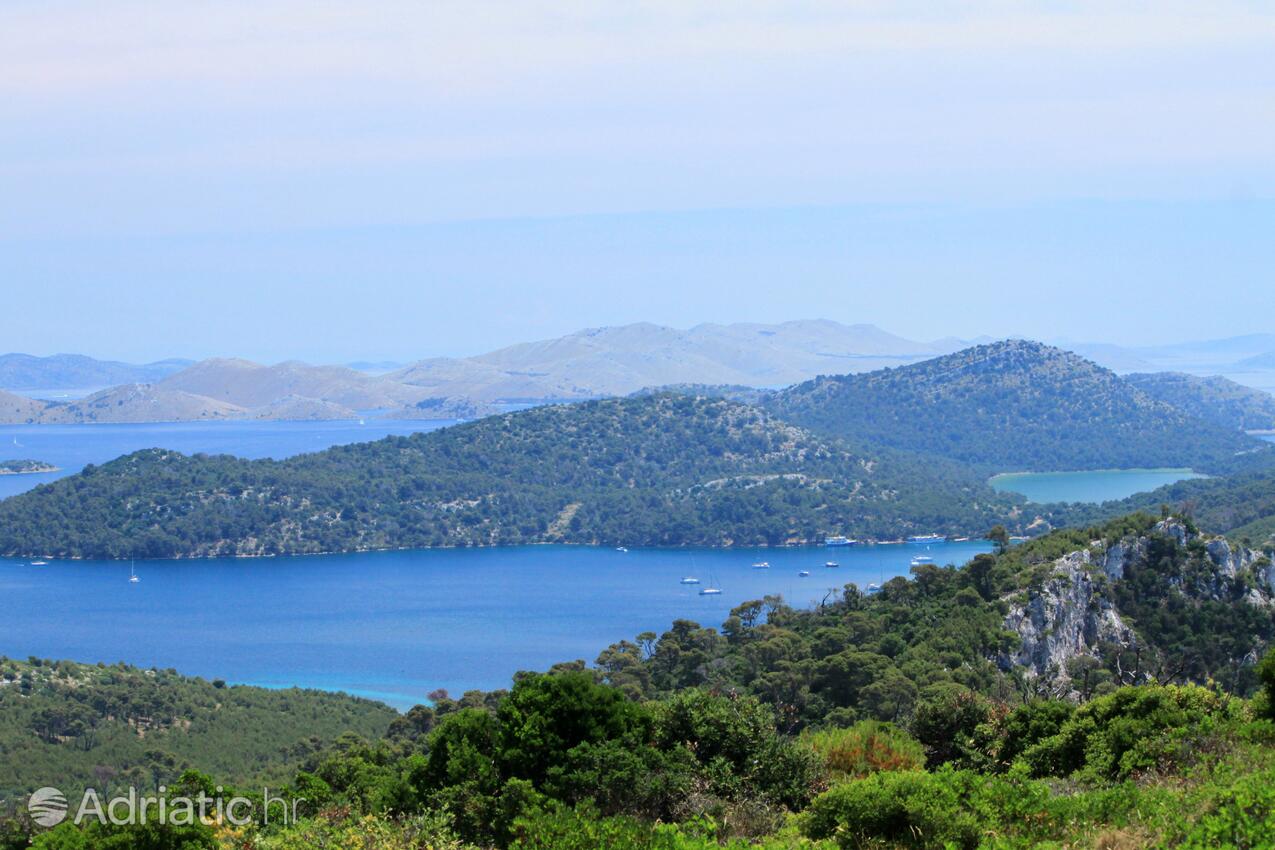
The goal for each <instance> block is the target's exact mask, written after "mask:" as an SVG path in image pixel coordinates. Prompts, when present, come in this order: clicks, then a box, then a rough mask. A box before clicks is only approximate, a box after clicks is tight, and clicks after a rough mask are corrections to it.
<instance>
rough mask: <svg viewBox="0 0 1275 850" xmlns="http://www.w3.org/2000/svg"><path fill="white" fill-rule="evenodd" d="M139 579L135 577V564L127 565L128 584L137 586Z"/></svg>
mask: <svg viewBox="0 0 1275 850" xmlns="http://www.w3.org/2000/svg"><path fill="white" fill-rule="evenodd" d="M140 581H141V579H140V578H138V577H137V564H135V563H134V564H129V567H128V583H129V584H137V583H138V582H140Z"/></svg>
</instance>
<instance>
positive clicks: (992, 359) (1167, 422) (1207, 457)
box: [764, 341, 1262, 472]
mask: <svg viewBox="0 0 1275 850" xmlns="http://www.w3.org/2000/svg"><path fill="white" fill-rule="evenodd" d="M764 406H765V407H766V409H767V410H769V411H770V412H772V413H773V414H775V415H776V416H778V417H779V418H781V419H784V420H786V421H789V422H792V423H794V424H797V425H801V426H803V427H806V428H810V429H811V430H813V431H816V432H818V433H821V434H826V435H830V436H836V437H844V438H849V439H854V440H860V441H863V442H866V443H868V444H872V445H883V446H892V447H895V448H899V449H906V450H910V451H915V452H922V453H926V454H930V455H937V456H939V457H944V458H948V459H952V460H957V461H961V462H964V463H969V464H975V465H977V466H978V467H980V468H982V469H985V470H987V471H988V472H1005V471H1010V470H1013V471H1033V472H1050V471H1056V470H1073V469H1113V468H1135V467H1138V468H1154V467H1174V466H1185V467H1193V468H1195V469H1199V470H1202V471H1206V472H1212V471H1215V470H1218V469H1219V468H1221V467H1222V466H1223V465H1225V464H1228V463H1229V462H1230V461H1231V459H1232V458H1233V457H1234V456H1235V454H1236V453H1237V452H1241V451H1246V450H1249V449H1254V448H1262V447H1261V445H1260V444H1259V443H1258V442H1257V441H1255V440H1253V439H1251V438H1249V437H1246V436H1244V435H1243V434H1240V433H1239V432H1237V431H1234V430H1232V429H1230V428H1227V427H1223V426H1220V425H1217V424H1214V423H1212V422H1208V421H1205V420H1203V419H1198V418H1196V417H1195V416H1193V415H1190V413H1189V412H1183V411H1182V410H1180V409H1178V408H1175V407H1171V406H1170V405H1168V404H1165V403H1164V402H1162V401H1157V400H1155V399H1153V398H1152V397H1150V396H1148V395H1147V394H1146V393H1144V392H1142V391H1141V390H1140V389H1138V388H1137V387H1135V386H1133V385H1131V384H1129V383H1127V382H1126V381H1124V380H1122V379H1121V378H1119V377H1117V376H1116V375H1115V374H1114V373H1112V372H1110V371H1108V370H1106V369H1103V368H1101V367H1099V366H1097V365H1095V364H1093V363H1091V362H1089V361H1088V360H1085V359H1084V358H1082V357H1079V356H1078V355H1075V354H1071V353H1069V352H1066V351H1062V350H1060V349H1056V348H1051V347H1049V346H1046V345H1042V344H1040V343H1035V342H1024V341H1012V342H999V343H994V344H991V345H981V346H978V347H976V348H970V349H966V350H964V351H960V352H957V353H956V354H951V355H948V356H946V357H938V358H935V359H933V360H926V361H924V362H921V363H917V364H914V365H909V366H903V367H900V368H897V369H884V370H881V371H877V372H869V373H865V374H861V375H841V376H832V377H821V378H816V379H815V380H813V381H807V382H806V383H803V384H798V385H796V386H794V387H790V388H789V389H787V390H784V391H782V392H779V393H776V394H775V395H774V396H772V397H770V398H769V399H768V400H767V401H765V402H764Z"/></svg>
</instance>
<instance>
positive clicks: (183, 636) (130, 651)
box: [0, 541, 988, 707]
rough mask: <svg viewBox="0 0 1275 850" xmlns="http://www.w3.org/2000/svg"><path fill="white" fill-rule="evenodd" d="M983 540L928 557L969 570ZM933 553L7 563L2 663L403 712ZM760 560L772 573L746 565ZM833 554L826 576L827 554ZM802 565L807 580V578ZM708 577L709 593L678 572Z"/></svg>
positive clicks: (558, 553) (516, 553)
mask: <svg viewBox="0 0 1275 850" xmlns="http://www.w3.org/2000/svg"><path fill="white" fill-rule="evenodd" d="M987 548H988V546H987V544H986V543H985V542H983V541H972V542H969V543H944V544H936V545H933V546H931V547H929V550H928V554H929V555H931V556H932V557H933V558H934V560H935V562H937V563H940V564H943V563H957V564H961V563H965V562H966V561H967V560H969V559H970V558H972V557H973V556H974V555H975V554H976V553H978V552H982V551H986V550H987ZM921 552H926V549H925V547H921V546H915V545H894V546H874V547H862V548H859V547H853V548H839V549H824V548H806V549H779V550H770V551H766V552H765V553H764V554H763V553H759V552H758V551H755V550H748V551H736V552H728V551H722V550H700V551H695V552H688V551H670V550H634V551H631V552H628V553H621V552H617V551H614V550H611V549H598V548H585V547H565V546H530V547H516V548H500V549H469V550H433V551H413V552H377V553H368V554H355V555H336V556H315V557H296V558H277V559H268V560H233V559H224V560H207V561H159V562H138V564H137V572H138V574H139V575H140V576H141V578H142V581H141V583H139V584H130V583H129V582H128V573H129V566H128V564H121V563H119V562H59V561H54V562H50V563H49V564H48V566H44V567H32V566H30V565H28V564H26V563H25V562H24V561H17V560H3V559H0V599H3V607H4V612H5V613H4V617H3V620H2V621H0V654H3V655H8V656H10V657H18V658H25V657H26V656H28V655H38V656H41V657H46V658H50V657H51V658H69V659H75V660H78V661H87V662H96V661H106V662H114V661H121V660H122V661H127V662H129V663H133V664H139V665H143V666H152V665H154V666H158V667H174V668H176V669H177V670H179V671H181V672H183V673H188V674H192V675H200V676H204V677H207V678H213V677H220V678H224V679H227V680H228V681H232V682H240V683H247V684H260V685H267V686H288V685H301V686H308V687H317V688H325V689H329V690H344V691H348V692H350V693H356V694H361V695H364V696H371V697H374V698H377V699H382V700H385V701H386V702H389V703H390V704H392V705H395V706H398V707H406V706H409V705H412V704H414V703H416V702H420V701H422V700H423V698H424V695H425V694H427V693H428V692H429V691H431V690H433V689H434V688H438V687H445V688H447V689H448V690H450V691H451V692H452V693H454V694H456V693H460V692H462V691H464V690H465V689H467V688H484V689H490V688H497V687H506V686H507V685H508V683H509V679H510V676H511V674H513V673H514V672H516V671H518V670H537V669H544V668H546V667H548V666H549V665H550V664H552V663H554V662H556V661H563V660H571V659H574V658H583V659H585V660H586V661H592V660H593V659H594V658H596V657H597V654H598V652H599V651H600V650H602V649H604V648H605V647H606V646H608V645H609V644H611V643H613V642H615V641H618V640H620V639H623V638H630V639H631V638H633V637H634V636H635V635H637V634H638V633H640V632H643V631H647V630H651V631H657V632H658V631H663V630H664V629H666V628H667V627H668V626H669V624H670V623H671V622H672V620H673V619H675V618H678V617H686V618H690V619H693V620H696V621H698V622H700V623H702V624H704V625H712V626H717V625H720V623H721V622H722V620H724V619H725V618H726V617H727V616H728V614H729V611H730V609H731V608H732V607H733V606H735V605H737V604H739V603H740V602H742V601H744V600H747V599H756V598H759V597H761V596H763V595H765V594H768V593H779V594H783V595H784V597H785V598H787V599H788V600H790V601H791V602H793V603H794V604H797V605H807V604H810V603H813V602H818V601H819V599H820V598H821V597H823V595H824V594H825V593H827V592H828V591H829V589H830V588H834V587H840V586H841V585H843V584H845V583H848V582H851V581H853V582H857V583H859V584H860V585H861V586H866V585H867V584H868V583H870V582H879V581H881V580H882V579H888V578H890V577H893V576H895V575H906V574H907V572H908V569H909V561H910V559H911V558H912V557H913V556H914V555H916V554H918V553H921ZM762 557H764V558H765V559H766V560H768V561H769V562H770V563H771V565H772V566H771V568H770V569H769V570H754V569H752V567H751V564H752V562H753V561H754V560H757V559H758V558H762ZM829 558H832V559H835V560H836V561H838V562H839V563H840V564H841V566H840V568H838V569H826V568H824V566H823V563H824V561H826V560H828V559H829ZM803 569H807V570H810V572H811V575H810V577H809V578H800V577H798V575H797V572H798V571H799V570H803ZM688 574H691V575H696V576H698V577H699V578H701V579H702V580H704V582H705V585H702V586H706V585H707V583H708V582H709V581H714V582H716V584H717V586H719V587H720V588H721V589H722V591H723V593H722V595H721V596H716V597H704V596H699V595H698V592H697V590H698V589H697V588H695V587H686V586H683V585H681V584H679V583H678V579H680V578H681V577H682V576H684V575H688Z"/></svg>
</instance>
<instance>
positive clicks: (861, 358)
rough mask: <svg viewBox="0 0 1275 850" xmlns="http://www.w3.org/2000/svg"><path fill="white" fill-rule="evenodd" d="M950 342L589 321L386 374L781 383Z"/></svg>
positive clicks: (595, 383) (590, 388)
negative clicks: (552, 334)
mask: <svg viewBox="0 0 1275 850" xmlns="http://www.w3.org/2000/svg"><path fill="white" fill-rule="evenodd" d="M958 347H959V343H957V342H954V341H939V342H933V343H923V342H913V341H911V340H906V339H903V338H901V337H897V336H894V335H893V334H889V333H886V332H885V331H882V330H880V329H879V328H876V327H873V326H872V325H842V324H839V323H837V322H832V321H826V320H811V321H793V322H784V323H781V324H773V325H763V324H731V325H716V324H704V325H698V326H696V327H694V328H691V329H689V330H679V329H676V328H668V327H662V326H660V325H654V324H650V323H645V322H644V323H638V324H633V325H623V326H620V327H606V328H590V329H588V330H583V331H578V332H576V333H572V334H568V335H567V336H563V337H558V338H556V339H548V340H541V341H538V342H528V343H521V344H519V345H513V346H510V347H508V348H503V349H500V350H498V351H492V352H488V353H486V354H481V355H478V356H476V357H469V358H435V359H432V360H422V361H420V362H418V363H414V364H412V365H410V366H407V367H406V368H404V369H400V370H399V371H397V372H394V373H392V374H391V375H390V376H388V377H390V378H392V379H394V380H396V381H401V382H403V383H408V384H413V385H416V386H420V387H423V388H425V389H427V390H428V391H429V393H430V395H444V396H463V397H467V398H472V399H478V400H481V401H529V400H543V399H555V400H568V399H582V398H597V397H600V396H614V395H627V394H629V393H632V392H634V391H636V390H639V389H642V388H643V387H652V386H662V385H667V384H740V385H746V386H753V387H758V386H782V385H785V384H790V383H793V382H794V381H801V380H805V379H807V378H810V377H813V376H815V375H818V374H822V373H826V372H861V371H866V370H869V369H879V368H881V367H883V366H890V365H898V364H900V363H910V362H913V361H916V360H920V359H924V358H926V357H933V356H934V355H936V354H941V353H946V352H948V351H952V350H955V349H956V348H958Z"/></svg>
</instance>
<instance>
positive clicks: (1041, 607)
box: [1002, 549, 1137, 679]
mask: <svg viewBox="0 0 1275 850" xmlns="http://www.w3.org/2000/svg"><path fill="white" fill-rule="evenodd" d="M1127 551H1128V550H1127V549H1126V550H1124V552H1127ZM1124 552H1122V553H1120V555H1118V556H1117V558H1116V560H1117V561H1118V562H1119V563H1120V564H1121V565H1123V561H1122V560H1120V559H1121V558H1122V557H1123V555H1124ZM1110 560H1111V559H1108V562H1109V561H1110ZM1094 567H1095V564H1094V563H1093V559H1092V557H1091V556H1090V553H1089V550H1088V549H1084V550H1081V551H1078V552H1072V553H1071V554H1069V555H1066V556H1065V557H1062V558H1059V559H1058V560H1057V561H1055V562H1054V571H1053V573H1052V574H1051V575H1050V577H1049V578H1048V579H1047V580H1046V581H1045V582H1044V584H1043V585H1041V587H1040V589H1039V590H1038V591H1035V592H1033V593H1031V594H1030V595H1029V597H1028V599H1027V601H1026V602H1025V603H1023V602H1021V601H1020V602H1016V603H1011V605H1010V610H1009V613H1008V614H1007V615H1006V617H1005V627H1006V628H1008V629H1010V630H1011V631H1014V632H1017V633H1018V636H1019V638H1020V639H1021V641H1022V643H1021V645H1020V646H1019V649H1018V651H1017V652H1015V653H1013V654H1012V655H1009V656H1007V657H1006V658H1004V659H1002V665H1003V666H1008V665H1010V664H1013V665H1017V666H1019V667H1025V668H1026V670H1027V675H1029V676H1052V677H1058V678H1063V679H1065V678H1066V676H1067V662H1069V661H1070V660H1071V659H1073V658H1076V657H1078V656H1082V655H1087V656H1094V657H1096V656H1097V649H1098V647H1099V646H1100V645H1101V644H1115V645H1117V646H1123V647H1131V646H1134V645H1136V643H1137V636H1136V635H1135V634H1134V632H1133V629H1131V628H1129V626H1128V625H1126V624H1125V622H1124V620H1122V619H1121V617H1120V614H1119V613H1118V612H1117V611H1116V609H1115V606H1114V605H1113V604H1112V603H1111V602H1110V601H1109V600H1108V599H1107V598H1106V596H1105V587H1104V586H1102V585H1101V582H1102V573H1101V572H1097V574H1096V575H1095V573H1096V571H1095V569H1094Z"/></svg>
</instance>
